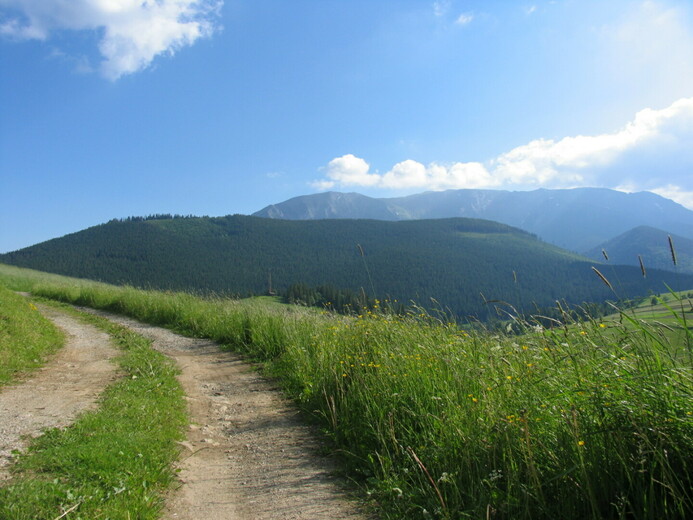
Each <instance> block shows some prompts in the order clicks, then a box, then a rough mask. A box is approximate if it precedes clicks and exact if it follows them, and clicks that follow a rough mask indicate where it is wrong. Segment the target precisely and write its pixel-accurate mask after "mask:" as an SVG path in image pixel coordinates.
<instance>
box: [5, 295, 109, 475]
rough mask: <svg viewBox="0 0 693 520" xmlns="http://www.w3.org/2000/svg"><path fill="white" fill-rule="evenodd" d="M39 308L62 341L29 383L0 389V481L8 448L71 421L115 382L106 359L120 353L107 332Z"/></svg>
mask: <svg viewBox="0 0 693 520" xmlns="http://www.w3.org/2000/svg"><path fill="white" fill-rule="evenodd" d="M39 310H40V311H41V312H42V313H43V314H44V315H45V316H46V317H48V318H50V319H51V320H53V322H54V323H55V324H56V325H57V326H58V327H60V328H61V329H63V330H64V331H65V335H66V343H65V346H64V347H63V348H62V349H60V351H58V352H57V353H56V354H55V355H54V356H53V357H52V358H51V359H50V360H49V362H48V363H46V364H45V365H44V366H43V367H42V368H41V369H40V370H39V371H37V372H36V373H35V374H33V375H32V376H31V377H30V378H29V379H27V380H26V381H23V382H21V383H18V384H14V385H10V386H6V387H4V388H3V389H2V390H0V482H1V481H2V480H5V479H6V478H7V477H8V474H7V469H6V468H7V466H8V465H9V463H10V461H11V459H12V450H15V449H23V448H25V447H26V444H27V442H28V439H29V438H31V437H35V436H38V435H40V434H41V432H42V431H44V430H46V429H48V428H61V427H64V426H67V425H69V424H70V423H72V422H73V421H74V420H75V418H76V417H77V415H78V414H80V413H81V412H83V411H84V410H87V409H89V408H92V407H94V406H95V403H96V400H97V398H98V396H99V394H101V392H102V391H103V389H104V388H105V387H106V385H108V383H110V382H111V381H112V380H113V379H114V378H115V373H116V372H115V368H116V367H115V365H114V364H113V363H111V362H110V359H111V358H112V357H114V356H115V355H116V354H117V352H118V351H117V350H116V349H115V348H114V347H113V345H112V344H111V341H110V339H109V337H108V334H106V333H105V332H102V331H100V330H99V329H97V328H96V327H93V326H91V325H86V324H84V323H82V322H80V321H79V320H76V319H75V318H72V317H70V316H68V315H66V314H65V313H62V312H60V311H57V310H55V309H53V308H51V307H47V306H40V307H39Z"/></svg>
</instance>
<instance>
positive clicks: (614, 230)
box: [254, 188, 693, 252]
mask: <svg viewBox="0 0 693 520" xmlns="http://www.w3.org/2000/svg"><path fill="white" fill-rule="evenodd" d="M254 216H258V217H267V218H279V219H286V220H314V219H325V218H347V219H353V218H370V219H378V220H415V219H430V218H449V217H469V218H483V219H488V220H495V221H497V222H501V223H503V224H508V225H511V226H514V227H518V228H520V229H524V230H526V231H529V232H531V233H534V234H536V235H537V236H539V237H540V238H541V239H542V240H545V241H547V242H550V243H552V244H555V245H558V246H560V247H564V248H566V249H569V250H571V251H577V252H586V251H589V250H590V249H592V248H594V247H597V246H598V245H600V244H601V243H603V242H605V241H607V240H610V239H612V238H614V237H616V236H617V235H620V234H622V233H625V232H626V231H629V230H631V229H633V228H635V227H638V226H650V227H655V228H659V229H663V230H666V231H667V232H668V233H675V234H678V235H681V236H682V237H685V238H690V239H693V211H690V210H688V209H686V208H684V207H683V206H681V205H680V204H677V203H676V202H673V201H671V200H669V199H665V198H664V197H660V196H659V195H655V194H654V193H649V192H640V193H623V192H620V191H615V190H609V189H602V188H575V189H570V190H546V189H540V190H534V191H503V190H447V191H438V192H426V193H420V194H417V195H410V196H407V197H398V198H388V199H378V198H371V197H366V196H365V195H359V194H358V193H335V192H329V193H319V194H316V195H305V196H302V197H296V198H293V199H290V200H287V201H285V202H282V203H280V204H273V205H272V206H268V207H266V208H264V209H262V210H260V211H258V212H257V213H255V214H254Z"/></svg>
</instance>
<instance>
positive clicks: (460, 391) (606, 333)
mask: <svg viewBox="0 0 693 520" xmlns="http://www.w3.org/2000/svg"><path fill="white" fill-rule="evenodd" d="M2 272H6V273H9V274H10V278H9V279H8V280H9V282H8V283H11V284H13V285H22V284H23V285H30V286H32V288H33V291H34V292H36V293H38V294H41V295H44V296H49V297H51V298H56V299H61V300H65V301H69V302H73V303H78V304H82V305H91V306H94V307H99V308H106V309H111V310H117V311H119V312H122V313H126V314H129V315H131V316H134V317H136V318H138V319H141V320H144V321H148V322H152V323H157V324H163V325H167V326H170V327H175V328H176V329H178V330H181V331H185V332H186V333H188V334H191V335H196V336H201V337H207V338H212V339H215V340H217V341H220V342H222V343H223V344H225V345H227V346H228V347H229V348H232V349H235V350H239V351H241V352H245V353H246V354H248V355H250V356H252V357H253V358H254V359H258V360H262V361H264V362H265V365H264V366H265V369H266V370H268V371H269V372H270V373H272V374H273V375H275V376H276V377H277V378H278V379H279V380H280V381H281V382H282V384H283V385H284V387H285V389H286V391H287V392H288V393H289V394H290V395H291V396H292V397H293V398H294V399H295V400H296V402H297V403H298V404H299V406H301V407H302V408H303V409H304V410H306V412H307V413H309V414H311V415H312V416H313V418H314V419H315V420H316V421H318V422H319V424H320V425H321V426H322V428H323V430H324V431H325V432H326V434H327V435H328V436H330V437H331V438H332V439H333V442H334V447H335V449H336V450H338V452H339V453H341V454H342V456H343V461H344V467H345V469H346V471H348V474H349V475H350V476H351V477H353V478H354V479H355V481H356V482H358V483H359V484H360V485H361V486H362V487H363V489H364V495H365V494H367V495H368V496H370V497H371V498H372V499H373V501H374V503H375V504H376V505H377V507H378V509H379V512H380V514H381V516H382V518H391V519H400V518H408V519H409V518H410V519H412V520H424V519H441V520H452V519H460V518H489V519H494V520H499V519H535V520H536V519H551V520H553V519H555V518H561V519H564V520H578V519H580V520H582V519H584V518H600V519H614V520H616V519H623V518H632V519H635V520H640V519H642V520H645V519H654V518H667V519H673V520H683V519H685V518H690V517H691V516H692V515H693V494H692V491H691V490H693V410H692V409H691V402H693V375H692V372H691V367H692V361H693V350H692V348H691V347H692V343H693V334H692V333H691V330H690V329H688V328H684V327H682V326H681V327H680V328H679V332H680V334H679V335H678V336H677V339H676V340H672V339H671V338H672V337H671V336H670V335H669V332H670V331H669V330H668V329H667V327H669V329H670V328H672V327H671V326H669V325H667V326H666V327H665V326H661V325H658V324H657V323H656V322H655V321H640V320H638V319H634V318H632V316H631V315H630V314H628V312H625V313H621V314H620V315H619V317H620V319H617V320H609V321H602V322H600V321H594V320H590V319H587V320H584V321H581V322H571V321H560V322H559V321H556V322H554V328H551V329H547V328H542V327H538V326H537V324H534V323H519V325H521V326H523V327H524V334H522V335H520V336H504V335H502V334H498V333H493V334H491V333H487V332H484V331H483V330H475V331H472V330H467V329H464V328H460V327H459V326H457V325H455V324H454V323H449V322H441V321H439V320H437V319H435V318H432V317H430V316H428V315H426V314H425V313H421V312H418V313H416V314H414V313H412V314H410V315H408V316H404V317H402V316H400V317H397V316H391V315H388V314H386V313H380V312H378V311H376V310H372V311H371V312H367V313H364V314H363V315H361V316H359V317H353V318H349V317H343V316H334V315H330V314H328V313H324V314H322V315H318V314H316V313H301V314H288V313H286V312H283V311H282V310H281V309H276V308H275V309H267V308H263V306H262V302H256V303H257V305H255V306H253V307H246V306H244V305H238V304H235V303H233V302H229V301H227V300H220V299H216V300H203V299H200V298H196V297H194V296H191V295H187V294H174V293H157V292H146V291H139V290H135V289H132V288H118V287H109V286H106V285H103V284H90V283H82V284H78V285H77V284H74V282H73V281H70V280H65V281H63V282H62V283H55V281H50V282H48V281H45V280H44V281H36V282H32V281H31V279H29V280H27V276H33V274H32V273H27V272H25V271H17V270H14V271H13V273H14V274H12V272H10V271H8V268H0V274H1V273H2ZM18 276H20V277H22V278H21V279H19V278H17V277H18ZM674 301H675V300H674ZM566 319H568V318H567V316H566ZM678 323H679V324H680V325H681V320H678Z"/></svg>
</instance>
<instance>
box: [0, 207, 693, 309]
mask: <svg viewBox="0 0 693 520" xmlns="http://www.w3.org/2000/svg"><path fill="white" fill-rule="evenodd" d="M357 244H360V245H361V246H362V248H363V251H364V253H365V256H364V257H362V256H361V254H360V251H359V249H358V248H357ZM0 262H4V263H8V264H14V265H18V266H22V267H29V268H33V269H38V270H42V271H49V272H54V273H58V274H65V275H69V276H76V277H82V278H90V279H95V280H102V281H106V282H111V283H119V284H123V283H128V284H132V285H136V286H144V287H152V288H159V289H183V290H193V291H211V292H216V293H223V294H228V293H231V294H239V295H246V294H260V293H263V292H265V291H266V290H267V280H268V274H269V272H270V271H271V273H272V282H273V286H274V288H275V289H276V290H279V291H281V290H283V289H285V288H286V287H288V286H289V285H291V284H293V283H298V282H302V283H306V284H308V285H321V284H331V285H333V286H336V287H340V288H345V289H347V288H348V289H353V290H360V288H364V290H365V291H366V292H368V293H369V295H371V296H372V294H370V293H372V292H373V289H374V290H375V293H376V294H375V296H377V297H378V298H381V299H383V298H387V297H390V298H392V299H398V300H400V301H405V302H406V301H409V300H415V301H417V302H419V303H421V304H424V305H427V304H429V303H430V301H431V300H430V299H431V298H435V299H436V300H437V301H438V302H439V303H440V305H442V306H444V307H447V308H449V309H450V310H452V311H453V312H454V313H456V314H458V315H461V316H466V315H472V314H473V315H476V316H478V317H480V318H485V317H488V313H489V311H490V309H489V306H488V305H484V303H483V300H482V296H481V295H480V293H483V296H484V297H485V298H486V299H488V300H493V299H498V300H504V301H508V302H510V303H512V304H514V305H516V306H520V307H523V308H525V309H533V308H534V307H533V305H534V304H536V305H539V306H547V305H552V304H553V302H554V301H555V300H557V299H565V300H567V301H569V302H573V303H582V302H585V301H600V300H603V299H606V298H611V299H615V298H617V297H630V296H634V295H645V294H648V292H650V291H655V292H660V291H662V290H664V282H666V283H668V284H670V285H672V286H674V287H690V286H693V278H692V277H685V276H682V275H677V274H675V273H661V272H658V271H654V270H652V271H650V272H649V273H648V277H647V279H644V280H643V279H642V277H641V275H640V273H639V270H638V269H637V268H633V267H610V268H609V269H608V271H605V272H604V274H605V275H606V276H607V277H609V278H610V279H611V281H612V285H613V286H614V288H615V290H616V295H615V294H614V293H613V292H611V291H610V290H609V289H608V288H607V287H606V286H605V285H604V284H602V283H601V281H599V279H598V278H597V277H596V276H595V274H594V273H593V271H592V269H591V266H592V265H593V263H590V262H589V261H587V260H585V259H582V258H581V257H578V256H576V255H573V254H571V253H568V252H566V251H564V250H561V249H559V248H557V247H554V246H551V245H549V244H546V243H543V242H541V241H539V240H537V239H536V238H535V237H534V236H533V235H530V234H528V233H525V232H523V231H520V230H518V229H515V228H511V227H508V226H506V225H503V224H498V223H495V222H491V221H484V220H474V219H461V218H453V219H440V220H418V221H400V222H385V221H375V220H313V221H284V220H273V219H264V218H257V217H248V216H241V215H235V216H228V217H220V218H206V217H205V218H175V219H159V220H144V221H142V220H138V221H125V222H122V221H112V222H109V223H107V224H103V225H100V226H96V227H92V228H89V229H86V230H84V231H81V232H78V233H74V234H71V235H67V236H65V237H62V238H59V239H54V240H50V241H48V242H44V243H42V244H38V245H35V246H32V247H29V248H26V249H23V250H20V251H17V252H13V253H9V254H6V255H0ZM369 274H370V277H371V279H369ZM371 281H372V285H371Z"/></svg>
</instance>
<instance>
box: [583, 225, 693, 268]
mask: <svg viewBox="0 0 693 520" xmlns="http://www.w3.org/2000/svg"><path fill="white" fill-rule="evenodd" d="M668 237H672V241H673V244H674V251H675V252H676V260H677V263H676V265H674V263H673V261H672V257H671V249H670V246H669V239H668ZM602 250H604V251H606V252H607V254H608V256H609V261H610V262H613V263H616V264H625V265H639V261H638V256H640V257H641V258H642V261H643V264H644V265H645V268H646V269H664V270H669V271H677V270H678V271H680V272H683V273H688V274H693V240H690V239H688V238H685V237H682V236H679V235H674V234H670V233H667V232H666V231H662V230H661V229H656V228H652V227H648V226H638V227H636V228H634V229H631V230H630V231H627V232H626V233H623V234H622V235H619V236H617V237H615V238H613V239H611V240H609V241H607V242H604V243H603V244H601V245H600V246H599V247H595V248H594V249H592V250H590V251H589V252H588V253H587V256H589V257H590V258H597V259H601V258H603V256H602Z"/></svg>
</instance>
